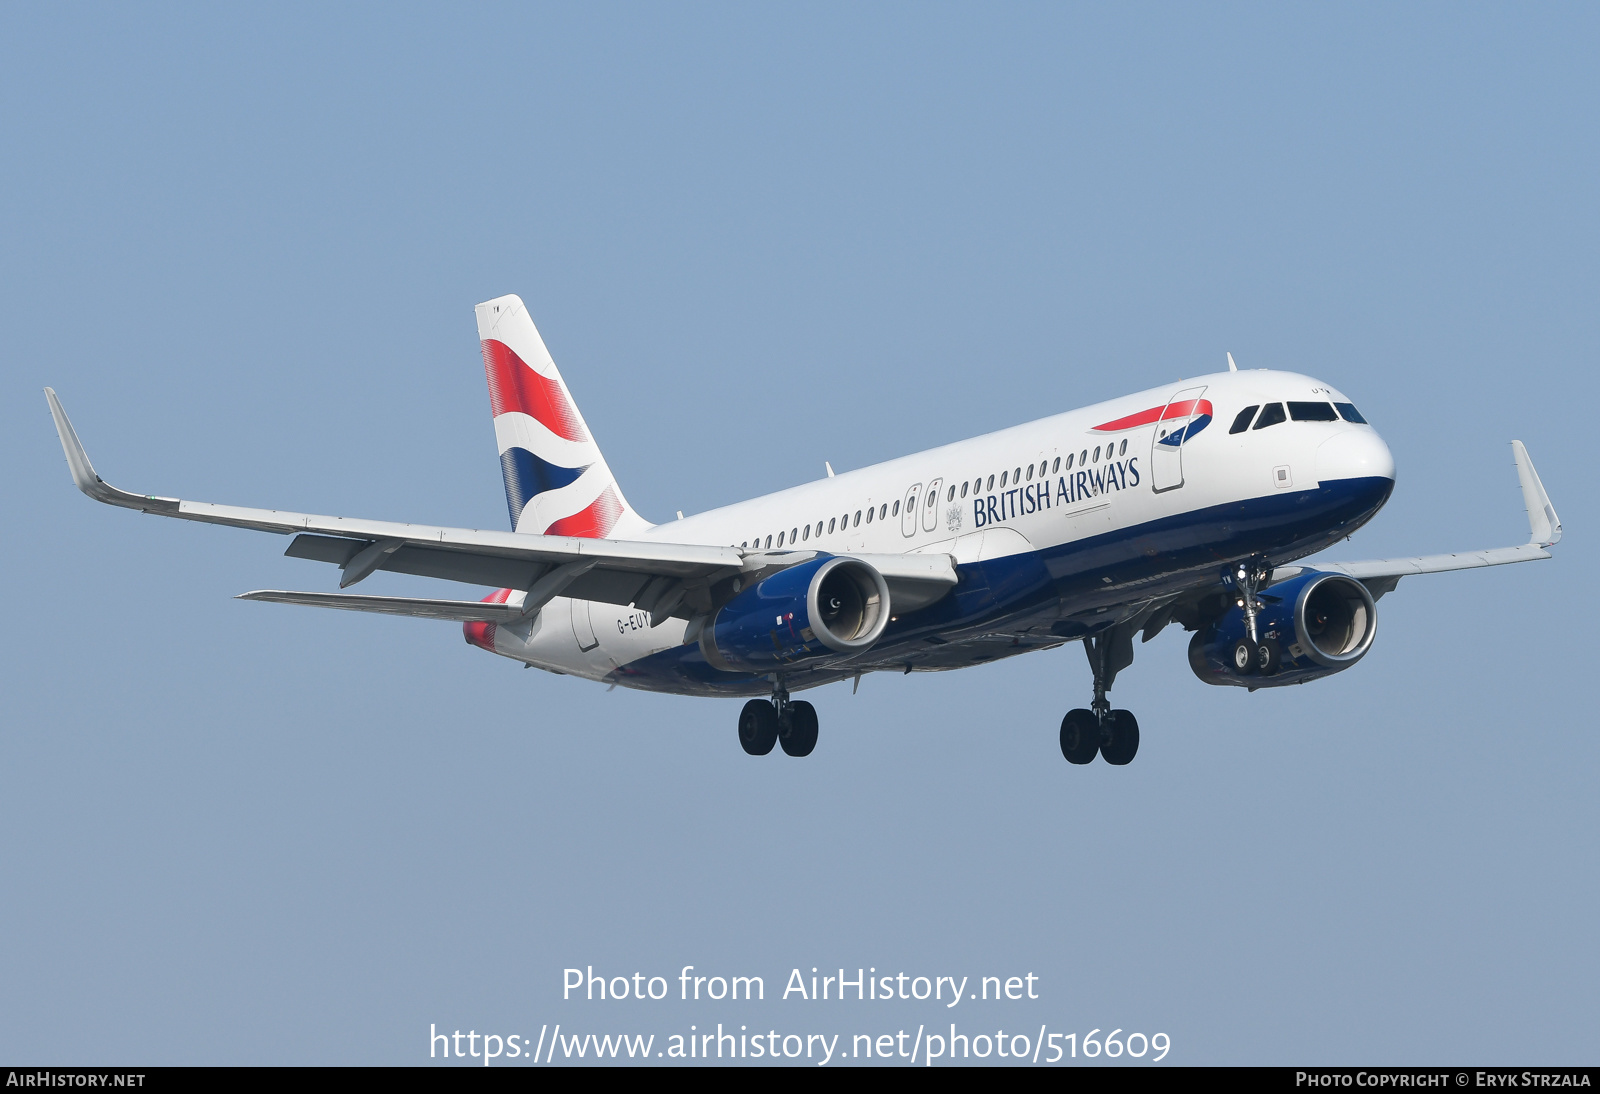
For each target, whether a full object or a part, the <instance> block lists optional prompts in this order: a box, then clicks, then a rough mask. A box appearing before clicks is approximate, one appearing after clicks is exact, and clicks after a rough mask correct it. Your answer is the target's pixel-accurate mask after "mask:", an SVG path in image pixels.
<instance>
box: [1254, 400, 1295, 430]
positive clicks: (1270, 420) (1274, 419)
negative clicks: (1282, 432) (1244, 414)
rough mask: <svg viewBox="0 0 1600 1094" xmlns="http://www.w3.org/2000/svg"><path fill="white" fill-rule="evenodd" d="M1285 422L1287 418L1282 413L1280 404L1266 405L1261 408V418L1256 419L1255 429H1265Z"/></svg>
mask: <svg viewBox="0 0 1600 1094" xmlns="http://www.w3.org/2000/svg"><path fill="white" fill-rule="evenodd" d="M1287 420H1288V418H1287V417H1286V416H1285V415H1284V413H1283V404H1282V403H1268V404H1267V405H1266V406H1264V407H1262V408H1261V417H1259V418H1257V419H1256V428H1257V429H1265V428H1267V426H1269V425H1277V424H1278V423H1279V422H1283V421H1287Z"/></svg>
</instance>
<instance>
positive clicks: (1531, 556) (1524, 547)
mask: <svg viewBox="0 0 1600 1094" xmlns="http://www.w3.org/2000/svg"><path fill="white" fill-rule="evenodd" d="M1511 455H1512V458H1513V459H1514V460H1515V461H1516V464H1517V479H1518V480H1519V481H1520V482H1521V484H1522V501H1523V504H1524V505H1525V506H1527V510H1528V542H1527V543H1523V544H1519V545H1518V546H1516V547H1494V548H1490V549H1489V550H1486V551H1460V552H1456V553H1454V554H1448V555H1418V556H1415V557H1412V558H1374V559H1365V560H1363V561H1360V562H1318V563H1315V564H1313V565H1311V566H1287V567H1280V568H1278V569H1276V570H1274V571H1273V572H1272V576H1273V579H1274V580H1277V581H1281V580H1284V579H1286V578H1290V577H1293V576H1295V575H1296V574H1298V573H1302V572H1303V571H1305V570H1307V569H1311V570H1331V571H1333V572H1335V573H1341V574H1348V575H1349V576H1351V577H1353V578H1355V579H1356V580H1357V581H1360V582H1361V583H1362V584H1363V585H1365V586H1366V587H1367V589H1368V591H1370V592H1371V593H1372V595H1373V597H1374V599H1376V598H1377V597H1380V596H1382V595H1383V594H1384V593H1387V592H1393V591H1394V587H1395V586H1396V585H1398V584H1399V583H1400V579H1401V578H1402V577H1410V576H1412V575H1413V574H1440V573H1447V572H1449V571H1451V570H1475V569H1478V568H1480V567H1483V566H1505V565H1508V564H1510V563H1512V562H1531V561H1533V560H1535V559H1541V558H1550V557H1551V555H1550V552H1549V550H1548V548H1550V547H1553V546H1555V545H1556V544H1557V543H1559V542H1561V518H1560V517H1558V516H1556V510H1555V507H1554V506H1553V505H1551V504H1550V495H1549V494H1547V493H1546V492H1545V489H1544V483H1543V482H1541V481H1540V480H1539V472H1538V471H1536V470H1534V467H1533V460H1531V459H1529V458H1528V449H1527V446H1526V445H1524V444H1523V443H1522V442H1521V441H1512V442H1511Z"/></svg>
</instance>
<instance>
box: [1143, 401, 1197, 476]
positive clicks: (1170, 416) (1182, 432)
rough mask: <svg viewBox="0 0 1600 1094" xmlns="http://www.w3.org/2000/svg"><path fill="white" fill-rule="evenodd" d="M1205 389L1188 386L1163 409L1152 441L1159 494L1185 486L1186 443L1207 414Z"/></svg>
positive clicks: (1152, 462) (1152, 470)
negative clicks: (1204, 408)
mask: <svg viewBox="0 0 1600 1094" xmlns="http://www.w3.org/2000/svg"><path fill="white" fill-rule="evenodd" d="M1205 392H1206V389H1205V388H1204V387H1186V388H1184V389H1183V390H1182V391H1180V392H1178V393H1177V394H1175V395H1173V396H1172V398H1171V399H1168V400H1167V405H1166V406H1165V407H1163V408H1162V411H1161V418H1160V419H1159V420H1158V421H1157V422H1156V427H1155V436H1154V437H1153V438H1152V439H1151V442H1150V486H1151V489H1153V490H1154V491H1155V492H1156V493H1158V494H1159V493H1162V492H1163V491H1166V490H1176V489H1178V487H1180V486H1182V485H1183V442H1184V441H1185V440H1187V439H1188V436H1189V427H1190V425H1191V424H1193V423H1194V422H1195V420H1196V419H1197V418H1200V417H1203V416H1204V414H1203V413H1202V408H1201V404H1202V402H1203V400H1202V399H1201V398H1200V396H1202V395H1204V394H1205ZM1195 432H1199V430H1196V431H1195Z"/></svg>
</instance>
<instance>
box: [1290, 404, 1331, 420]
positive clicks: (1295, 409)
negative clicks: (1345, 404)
mask: <svg viewBox="0 0 1600 1094" xmlns="http://www.w3.org/2000/svg"><path fill="white" fill-rule="evenodd" d="M1289 417H1291V418H1293V419H1294V420H1295V421H1297V422H1336V421H1338V420H1339V416H1338V415H1337V414H1335V413H1334V412H1333V404H1331V403H1290V404H1289Z"/></svg>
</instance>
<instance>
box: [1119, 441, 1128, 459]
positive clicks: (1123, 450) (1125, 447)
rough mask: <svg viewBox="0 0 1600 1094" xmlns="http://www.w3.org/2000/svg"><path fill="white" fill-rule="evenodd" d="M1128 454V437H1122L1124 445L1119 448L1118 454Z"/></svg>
mask: <svg viewBox="0 0 1600 1094" xmlns="http://www.w3.org/2000/svg"><path fill="white" fill-rule="evenodd" d="M1127 454H1128V439H1127V438H1126V437H1124V438H1123V439H1122V446H1121V447H1120V448H1118V449H1117V455H1119V456H1126V455H1127Z"/></svg>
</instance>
